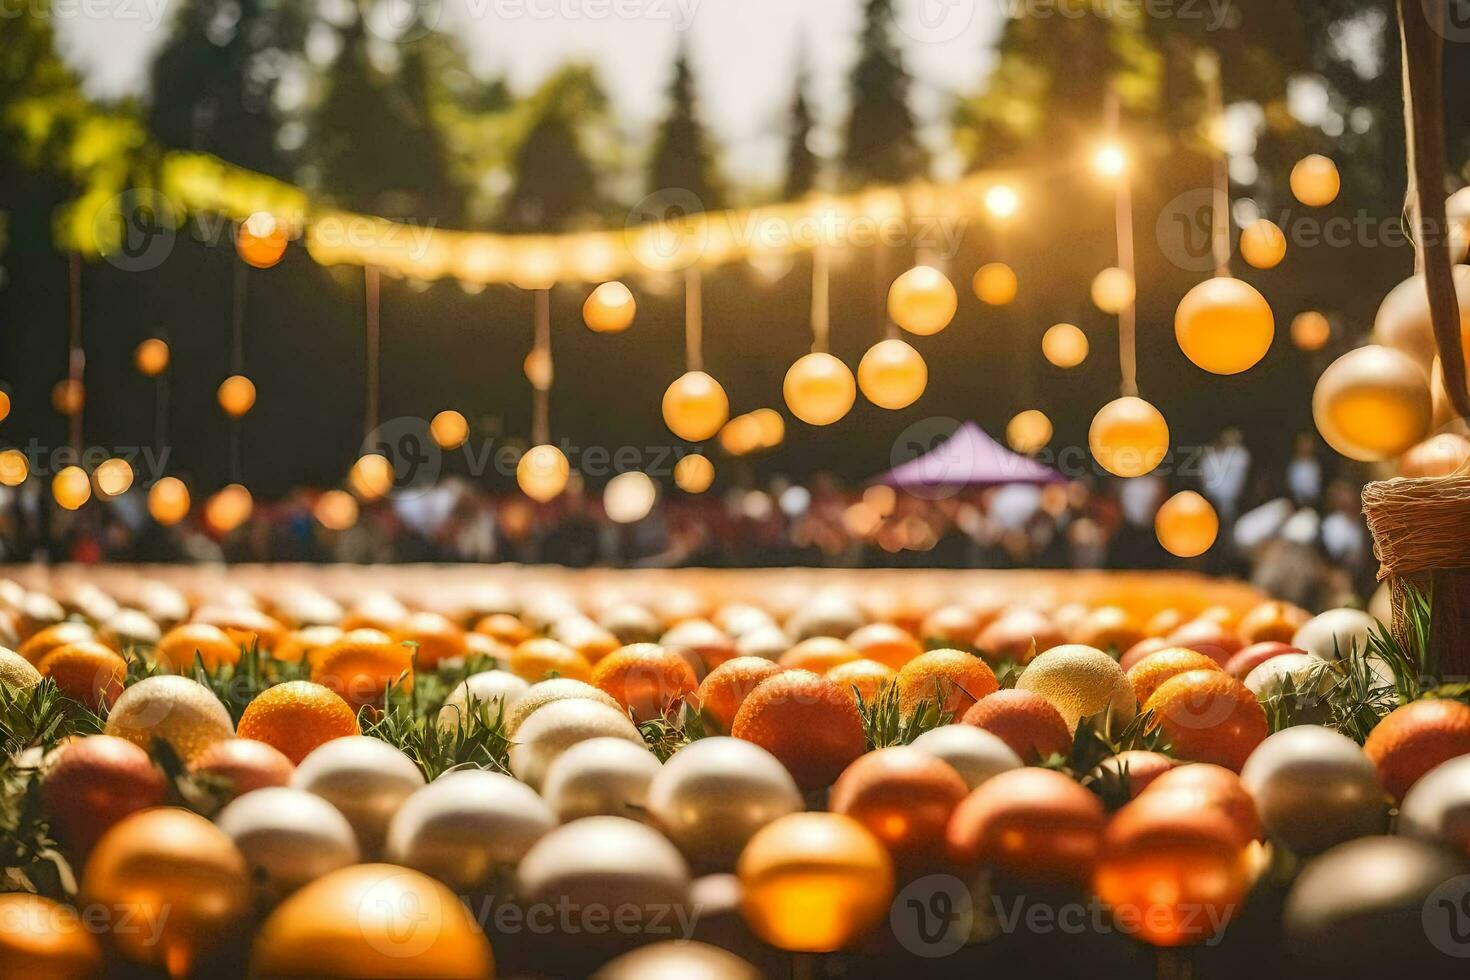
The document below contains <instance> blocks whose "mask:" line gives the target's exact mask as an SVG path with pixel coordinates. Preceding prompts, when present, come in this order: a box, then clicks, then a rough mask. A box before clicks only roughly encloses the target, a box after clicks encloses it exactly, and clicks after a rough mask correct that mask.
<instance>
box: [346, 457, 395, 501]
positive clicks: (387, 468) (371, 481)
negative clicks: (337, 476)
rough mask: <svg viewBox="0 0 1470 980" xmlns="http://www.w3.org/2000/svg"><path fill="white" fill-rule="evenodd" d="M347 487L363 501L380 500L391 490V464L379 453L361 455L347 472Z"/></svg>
mask: <svg viewBox="0 0 1470 980" xmlns="http://www.w3.org/2000/svg"><path fill="white" fill-rule="evenodd" d="M347 485H348V486H349V487H351V488H352V492H353V493H355V494H357V495H358V496H359V497H361V498H362V499H363V500H367V501H373V500H381V499H382V498H383V497H386V496H387V495H388V491H390V490H392V489H393V464H392V463H391V462H389V460H388V457H387V456H384V455H382V454H381V453H363V454H362V455H361V456H359V457H358V458H357V462H355V463H353V464H352V469H351V470H349V471H348V473H347Z"/></svg>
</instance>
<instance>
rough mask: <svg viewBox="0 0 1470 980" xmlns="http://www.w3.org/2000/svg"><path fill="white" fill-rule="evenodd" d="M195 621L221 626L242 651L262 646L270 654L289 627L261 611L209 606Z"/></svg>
mask: <svg viewBox="0 0 1470 980" xmlns="http://www.w3.org/2000/svg"><path fill="white" fill-rule="evenodd" d="M193 621H194V622H196V623H209V624H210V625H212V626H218V627H219V628H220V629H222V630H224V631H225V634H226V635H227V636H228V637H229V638H230V639H231V640H233V641H234V643H235V645H236V646H237V647H239V648H241V649H246V650H248V649H250V648H251V647H252V646H257V645H258V646H259V647H260V649H261V650H263V651H267V652H269V651H271V650H274V649H275V648H276V647H278V646H280V644H281V640H282V639H284V638H285V636H286V627H284V626H282V625H281V624H280V623H279V622H277V621H276V620H275V619H273V618H271V617H270V616H267V615H266V614H265V613H263V612H261V611H260V610H258V609H242V608H226V607H223V606H209V607H205V608H204V609H201V610H199V611H198V612H197V613H195V614H194V619H193Z"/></svg>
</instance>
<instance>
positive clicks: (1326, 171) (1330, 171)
mask: <svg viewBox="0 0 1470 980" xmlns="http://www.w3.org/2000/svg"><path fill="white" fill-rule="evenodd" d="M1341 188H1342V178H1341V177H1339V176H1338V173H1337V164H1335V163H1333V162H1332V160H1331V158H1329V157H1324V156H1323V155H1322V154H1320V153H1313V154H1311V155H1309V156H1304V157H1302V158H1301V159H1300V160H1298V161H1297V162H1296V165H1295V166H1294V167H1292V168H1291V193H1292V195H1293V196H1294V197H1295V198H1296V199H1297V200H1298V201H1301V202H1302V203H1303V204H1305V205H1306V206H1307V207H1309V208H1320V207H1325V206H1326V205H1328V204H1331V203H1332V202H1333V201H1335V200H1337V192H1338V191H1339V190H1340V189H1341Z"/></svg>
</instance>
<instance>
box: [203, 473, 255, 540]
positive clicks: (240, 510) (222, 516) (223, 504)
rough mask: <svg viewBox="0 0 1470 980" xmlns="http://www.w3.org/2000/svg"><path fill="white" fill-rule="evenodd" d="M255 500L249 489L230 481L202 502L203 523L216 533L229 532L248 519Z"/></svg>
mask: <svg viewBox="0 0 1470 980" xmlns="http://www.w3.org/2000/svg"><path fill="white" fill-rule="evenodd" d="M254 510H255V500H254V498H252V497H251V496H250V491H249V490H247V489H245V487H243V486H241V485H240V484H238V483H231V484H230V485H229V486H227V487H225V488H224V489H222V490H220V491H219V492H218V493H216V494H215V495H214V496H212V497H210V498H209V499H208V500H206V501H205V502H204V523H206V524H208V525H209V526H210V527H211V528H212V529H214V531H215V533H217V534H229V533H230V532H231V531H233V530H235V528H237V527H239V526H240V525H241V524H244V523H245V522H246V521H248V520H249V519H250V514H251V513H252V512H253V511H254Z"/></svg>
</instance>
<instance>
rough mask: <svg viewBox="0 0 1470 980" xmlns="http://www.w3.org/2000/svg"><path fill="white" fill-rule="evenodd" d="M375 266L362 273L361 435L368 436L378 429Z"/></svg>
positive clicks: (378, 321)
mask: <svg viewBox="0 0 1470 980" xmlns="http://www.w3.org/2000/svg"><path fill="white" fill-rule="evenodd" d="M379 275H380V274H379V272H378V268H377V266H372V265H369V266H365V267H364V268H363V272H362V281H363V288H364V292H365V300H366V324H367V397H366V399H365V400H364V402H365V403H364V407H363V421H362V425H363V435H364V437H366V436H370V435H371V434H372V432H373V430H374V429H376V428H377V427H378V353H379V346H380V344H381V330H382V321H381V319H380V312H379V305H380V303H381V301H382V296H381V292H380V290H381V285H380V280H379Z"/></svg>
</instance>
